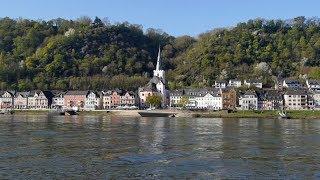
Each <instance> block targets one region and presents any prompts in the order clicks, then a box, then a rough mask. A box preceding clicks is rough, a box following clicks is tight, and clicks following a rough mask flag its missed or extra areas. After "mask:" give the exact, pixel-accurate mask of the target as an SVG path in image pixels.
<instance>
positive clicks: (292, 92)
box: [285, 89, 308, 95]
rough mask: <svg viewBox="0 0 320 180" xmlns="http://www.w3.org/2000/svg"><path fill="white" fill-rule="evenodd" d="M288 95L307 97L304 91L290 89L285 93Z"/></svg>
mask: <svg viewBox="0 0 320 180" xmlns="http://www.w3.org/2000/svg"><path fill="white" fill-rule="evenodd" d="M285 94H286V95H307V94H308V93H307V91H306V90H303V89H289V90H287V91H286V92H285Z"/></svg>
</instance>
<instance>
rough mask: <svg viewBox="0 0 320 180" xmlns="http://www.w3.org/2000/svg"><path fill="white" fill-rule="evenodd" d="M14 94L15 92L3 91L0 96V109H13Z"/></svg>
mask: <svg viewBox="0 0 320 180" xmlns="http://www.w3.org/2000/svg"><path fill="white" fill-rule="evenodd" d="M14 94H15V92H11V91H4V92H3V94H2V95H1V97H0V108H1V109H13V108H14Z"/></svg>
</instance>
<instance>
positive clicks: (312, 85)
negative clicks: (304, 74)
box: [306, 79, 320, 91]
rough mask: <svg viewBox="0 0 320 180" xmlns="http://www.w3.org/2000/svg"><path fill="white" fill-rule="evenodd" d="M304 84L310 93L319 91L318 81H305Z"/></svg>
mask: <svg viewBox="0 0 320 180" xmlns="http://www.w3.org/2000/svg"><path fill="white" fill-rule="evenodd" d="M306 84H307V87H308V89H309V90H311V91H320V81H317V80H311V79H307V80H306Z"/></svg>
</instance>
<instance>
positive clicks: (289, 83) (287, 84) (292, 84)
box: [282, 79, 303, 89]
mask: <svg viewBox="0 0 320 180" xmlns="http://www.w3.org/2000/svg"><path fill="white" fill-rule="evenodd" d="M282 87H283V88H288V89H299V88H302V87H303V85H302V84H301V83H300V82H299V81H298V80H295V79H285V80H283V82H282Z"/></svg>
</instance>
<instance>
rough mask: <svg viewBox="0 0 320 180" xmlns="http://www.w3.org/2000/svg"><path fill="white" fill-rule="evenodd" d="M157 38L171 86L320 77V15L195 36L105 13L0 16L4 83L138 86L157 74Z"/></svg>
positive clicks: (25, 87)
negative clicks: (56, 16)
mask: <svg viewBox="0 0 320 180" xmlns="http://www.w3.org/2000/svg"><path fill="white" fill-rule="evenodd" d="M159 45H160V46H161V48H162V59H163V61H164V65H163V67H164V68H165V69H166V70H167V78H168V80H169V87H170V88H179V87H183V86H197V87H199V86H210V85H212V84H213V82H214V80H216V79H221V80H222V79H230V78H240V79H243V78H246V79H248V78H255V79H262V80H263V81H264V82H265V83H271V81H272V79H273V78H275V77H288V76H299V75H300V74H305V73H307V74H308V75H309V76H311V77H313V78H320V73H319V72H320V71H319V68H318V66H319V65H320V60H319V59H320V21H319V20H318V19H305V18H304V17H298V18H295V19H293V20H290V21H282V20H268V21H267V20H262V19H256V20H250V21H248V22H246V23H239V24H238V25H237V26H236V27H233V28H225V29H216V30H213V31H210V32H207V33H204V34H201V35H200V36H199V37H197V38H192V37H189V36H182V37H173V36H170V35H169V34H167V33H165V32H162V31H160V30H156V29H148V30H146V31H145V32H144V31H143V29H142V27H141V26H139V25H134V24H129V23H117V24H110V23H109V22H108V21H103V20H101V19H99V18H95V19H94V20H91V19H90V18H86V17H82V18H79V19H77V20H64V19H54V20H50V21H34V20H27V19H10V18H2V19H0V89H16V90H30V89H60V90H66V89H96V90H103V89H111V88H125V89H136V88H137V87H138V86H141V85H144V84H145V83H146V82H147V81H148V78H149V77H150V75H151V74H152V70H153V69H154V67H155V64H156V56H157V50H158V46H159Z"/></svg>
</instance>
